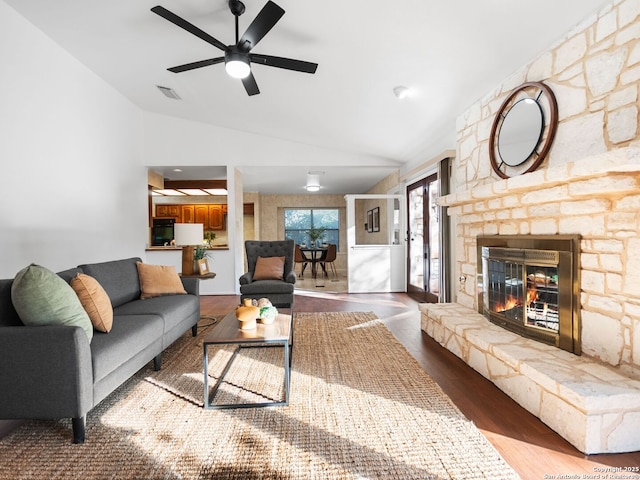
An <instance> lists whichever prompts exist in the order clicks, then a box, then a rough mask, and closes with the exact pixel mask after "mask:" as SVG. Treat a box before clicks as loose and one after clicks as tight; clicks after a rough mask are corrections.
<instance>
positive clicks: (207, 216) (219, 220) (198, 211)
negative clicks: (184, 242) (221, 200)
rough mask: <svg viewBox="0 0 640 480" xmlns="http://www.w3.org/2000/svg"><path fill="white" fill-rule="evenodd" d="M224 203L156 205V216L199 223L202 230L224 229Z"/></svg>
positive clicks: (225, 208)
mask: <svg viewBox="0 0 640 480" xmlns="http://www.w3.org/2000/svg"><path fill="white" fill-rule="evenodd" d="M226 214H227V205H226V204H215V205H213V204H178V205H169V204H163V205H156V217H158V218H167V217H170V218H175V220H176V223H201V224H202V225H203V226H204V230H225V229H226V227H227V225H226Z"/></svg>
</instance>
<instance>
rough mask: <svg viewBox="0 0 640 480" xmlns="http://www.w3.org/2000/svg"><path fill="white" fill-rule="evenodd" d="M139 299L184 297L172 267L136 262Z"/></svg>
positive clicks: (174, 268)
mask: <svg viewBox="0 0 640 480" xmlns="http://www.w3.org/2000/svg"><path fill="white" fill-rule="evenodd" d="M137 265H138V277H140V290H142V294H141V295H140V298H141V299H143V300H144V299H145V298H152V297H159V296H160V295H186V294H187V292H186V291H185V289H184V286H183V285H182V281H181V280H180V276H178V272H176V267H174V266H173V265H149V264H147V263H142V262H137Z"/></svg>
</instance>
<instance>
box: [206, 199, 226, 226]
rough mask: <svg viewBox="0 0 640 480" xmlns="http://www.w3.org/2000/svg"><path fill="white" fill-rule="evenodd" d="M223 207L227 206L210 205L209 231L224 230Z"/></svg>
mask: <svg viewBox="0 0 640 480" xmlns="http://www.w3.org/2000/svg"><path fill="white" fill-rule="evenodd" d="M222 207H226V205H209V228H208V230H224V228H225V225H224V209H223V208H222ZM225 209H226V208H225Z"/></svg>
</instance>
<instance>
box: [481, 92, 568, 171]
mask: <svg viewBox="0 0 640 480" xmlns="http://www.w3.org/2000/svg"><path fill="white" fill-rule="evenodd" d="M547 115H548V119H547V118H545V117H546V116H547ZM557 127H558V104H557V103H556V97H555V96H554V95H553V92H552V91H551V89H550V88H549V87H548V86H547V85H545V84H544V83H542V82H526V83H523V84H522V85H520V86H519V87H517V88H515V89H514V90H513V91H512V92H511V93H510V94H509V95H508V96H507V98H506V99H505V100H504V102H502V105H501V106H500V108H499V110H498V112H497V114H496V116H495V119H494V121H493V126H492V127H491V135H490V136H489V160H490V161H491V168H493V171H494V172H496V173H497V174H498V176H499V177H501V178H511V177H513V176H516V175H522V174H524V173H529V172H533V171H534V170H535V169H536V168H538V167H539V166H540V165H541V164H542V162H543V161H544V159H545V158H546V156H547V154H548V153H549V149H550V148H551V144H552V143H553V138H554V136H555V133H556V129H557Z"/></svg>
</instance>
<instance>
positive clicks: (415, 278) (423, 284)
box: [406, 174, 441, 303]
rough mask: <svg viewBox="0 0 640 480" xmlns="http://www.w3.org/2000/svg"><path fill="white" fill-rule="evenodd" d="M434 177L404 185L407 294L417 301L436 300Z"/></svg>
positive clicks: (437, 245) (436, 192) (437, 246)
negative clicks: (406, 236) (405, 193)
mask: <svg viewBox="0 0 640 480" xmlns="http://www.w3.org/2000/svg"><path fill="white" fill-rule="evenodd" d="M438 195H439V189H438V175H437V174H434V175H431V176H429V177H426V178H423V179H421V180H418V181H417V182H415V183H412V184H411V185H408V186H407V196H406V198H407V226H408V230H407V234H408V238H407V248H408V252H407V293H408V294H409V295H410V296H411V297H412V298H414V299H416V300H418V301H420V302H427V303H437V302H438V299H439V297H440V251H441V248H440V225H439V216H440V209H439V208H438V206H437V204H436V199H437V198H438Z"/></svg>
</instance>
